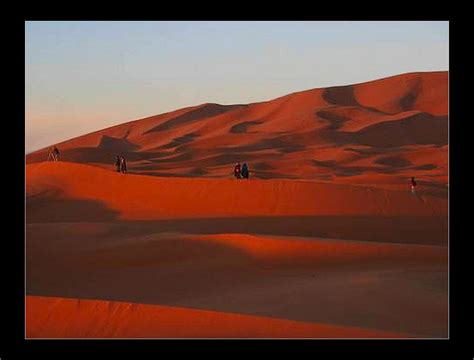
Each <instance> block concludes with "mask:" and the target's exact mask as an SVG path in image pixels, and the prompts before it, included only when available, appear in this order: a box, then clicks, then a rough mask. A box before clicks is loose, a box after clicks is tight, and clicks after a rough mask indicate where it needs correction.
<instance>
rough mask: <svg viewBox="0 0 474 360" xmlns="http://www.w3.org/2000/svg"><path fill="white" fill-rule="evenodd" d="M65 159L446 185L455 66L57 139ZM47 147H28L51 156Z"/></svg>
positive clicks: (137, 168)
mask: <svg viewBox="0 0 474 360" xmlns="http://www.w3.org/2000/svg"><path fill="white" fill-rule="evenodd" d="M59 148H60V150H61V151H62V152H61V159H63V160H65V161H71V162H80V163H94V164H97V165H99V166H102V167H106V168H109V169H113V164H114V162H115V155H117V154H122V155H124V156H125V157H126V158H127V160H128V163H129V168H130V169H131V171H132V172H134V173H139V174H148V175H158V176H179V177H197V176H198V177H230V176H231V172H232V165H233V164H234V163H235V162H236V161H241V162H242V161H248V162H249V164H250V171H251V177H254V178H265V179H268V178H287V179H312V180H319V181H330V182H333V183H334V182H335V183H348V184H351V183H358V184H364V185H377V186H379V187H386V188H398V189H401V188H406V184H407V181H408V180H409V178H410V177H411V176H416V177H417V178H418V180H419V184H420V185H422V186H423V187H424V188H425V189H429V190H430V191H432V192H435V193H438V194H443V193H445V192H446V184H447V182H448V178H447V175H448V73H447V72H421V73H409V74H403V75H398V76H393V77H389V78H384V79H380V80H376V81H370V82H366V83H362V84H355V85H348V86H338V87H329V88H325V89H312V90H307V91H302V92H297V93H293V94H290V95H287V96H283V97H280V98H277V99H274V100H271V101H266V102H260V103H253V104H248V105H218V104H203V105H199V106H194V107H189V108H185V109H180V110H176V111H174V112H170V113H166V114H161V115H157V116H152V117H148V118H145V119H139V120H135V121H131V122H127V123H124V124H120V125H117V126H113V127H110V128H107V129H103V130H100V131H97V132H94V133H91V134H87V135H84V136H81V137H78V138H75V139H71V140H68V141H65V142H62V143H60V144H59ZM46 157H47V156H46V149H41V150H38V151H36V152H34V153H32V154H29V155H28V156H27V162H28V163H35V162H41V161H45V160H46Z"/></svg>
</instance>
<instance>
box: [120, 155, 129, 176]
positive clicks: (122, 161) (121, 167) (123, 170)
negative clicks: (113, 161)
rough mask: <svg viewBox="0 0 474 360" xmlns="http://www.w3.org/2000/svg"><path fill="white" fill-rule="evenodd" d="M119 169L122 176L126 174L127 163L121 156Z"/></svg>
mask: <svg viewBox="0 0 474 360" xmlns="http://www.w3.org/2000/svg"><path fill="white" fill-rule="evenodd" d="M120 169H121V170H122V173H123V174H126V173H127V162H126V161H125V158H124V157H123V156H121V157H120Z"/></svg>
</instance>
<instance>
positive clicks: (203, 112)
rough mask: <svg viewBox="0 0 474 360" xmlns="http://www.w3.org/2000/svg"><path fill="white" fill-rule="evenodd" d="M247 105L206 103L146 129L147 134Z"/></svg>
mask: <svg viewBox="0 0 474 360" xmlns="http://www.w3.org/2000/svg"><path fill="white" fill-rule="evenodd" d="M244 106H245V105H219V104H206V105H204V106H201V107H198V108H197V109H194V110H191V111H188V112H186V113H185V114H182V115H179V116H176V117H175V118H173V119H170V120H168V121H165V122H164V123H162V124H160V125H158V126H155V127H153V128H151V129H150V130H148V131H146V132H145V133H144V135H145V134H150V133H154V132H158V131H165V130H169V129H172V128H174V127H177V126H180V125H184V124H187V123H190V122H193V121H197V120H200V119H204V118H210V117H213V116H217V115H220V114H223V113H225V112H228V111H232V110H235V109H239V108H242V107H244Z"/></svg>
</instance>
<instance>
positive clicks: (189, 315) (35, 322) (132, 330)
mask: <svg viewBox="0 0 474 360" xmlns="http://www.w3.org/2000/svg"><path fill="white" fill-rule="evenodd" d="M26 307H27V317H26V329H27V331H26V337H27V338H216V337H217V338H267V337H272V338H401V337H409V336H408V335H405V334H399V333H394V332H388V331H378V330H371V329H363V328H356V327H349V326H334V325H327V324H314V323H304V322H297V321H288V320H281V319H273V318H268V317H260V316H249V315H240V314H230V313H221V312H215V311H204V310H193V309H186V308H178V307H169V306H157V305H145V304H133V303H125V302H114V301H99V300H84V299H66V298H48V297H40V296H27V297H26ZM183 325H184V326H183Z"/></svg>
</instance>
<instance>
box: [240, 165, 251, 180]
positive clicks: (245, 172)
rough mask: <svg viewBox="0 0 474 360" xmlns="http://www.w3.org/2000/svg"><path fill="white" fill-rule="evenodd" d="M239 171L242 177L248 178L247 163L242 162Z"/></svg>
mask: <svg viewBox="0 0 474 360" xmlns="http://www.w3.org/2000/svg"><path fill="white" fill-rule="evenodd" d="M241 173H242V177H243V178H244V179H248V178H249V166H248V165H247V163H246V162H245V163H243V164H242V170H241Z"/></svg>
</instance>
